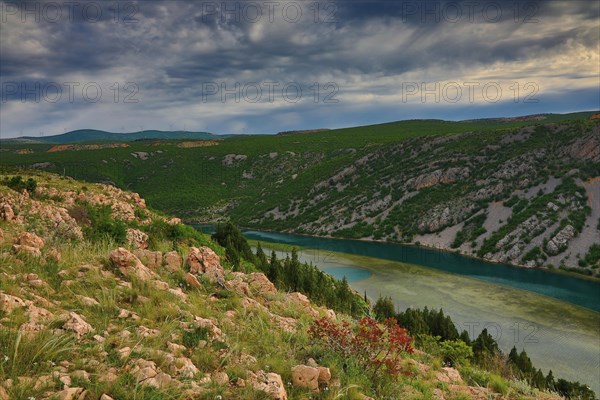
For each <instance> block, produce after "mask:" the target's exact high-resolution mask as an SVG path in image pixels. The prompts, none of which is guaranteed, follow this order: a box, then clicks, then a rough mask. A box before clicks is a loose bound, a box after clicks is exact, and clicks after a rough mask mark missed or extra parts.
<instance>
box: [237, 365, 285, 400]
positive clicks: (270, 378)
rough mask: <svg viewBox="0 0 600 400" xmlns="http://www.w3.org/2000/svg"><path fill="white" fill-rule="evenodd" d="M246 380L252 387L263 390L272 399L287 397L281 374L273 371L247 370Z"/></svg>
mask: <svg viewBox="0 0 600 400" xmlns="http://www.w3.org/2000/svg"><path fill="white" fill-rule="evenodd" d="M247 382H249V383H250V384H251V385H252V387H254V389H256V390H260V391H262V392H265V393H266V394H267V395H269V397H270V398H271V399H272V400H287V398H288V397H287V392H286V391H285V386H283V381H282V380H281V376H280V375H278V374H276V373H274V372H269V373H265V372H264V371H258V372H257V373H254V372H252V371H249V373H248V379H247Z"/></svg>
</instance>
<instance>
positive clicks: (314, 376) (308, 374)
mask: <svg viewBox="0 0 600 400" xmlns="http://www.w3.org/2000/svg"><path fill="white" fill-rule="evenodd" d="M319 373H320V371H319V368H315V367H309V366H308V365H295V366H294V367H292V384H293V385H294V386H297V387H301V388H305V389H308V390H312V391H318V390H319Z"/></svg>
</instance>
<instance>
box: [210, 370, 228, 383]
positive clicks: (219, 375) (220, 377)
mask: <svg viewBox="0 0 600 400" xmlns="http://www.w3.org/2000/svg"><path fill="white" fill-rule="evenodd" d="M210 378H211V381H212V382H214V383H216V384H217V385H221V386H225V385H228V384H229V375H227V374H226V373H225V372H213V373H212V374H211V375H210Z"/></svg>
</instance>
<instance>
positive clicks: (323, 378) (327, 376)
mask: <svg viewBox="0 0 600 400" xmlns="http://www.w3.org/2000/svg"><path fill="white" fill-rule="evenodd" d="M318 368H319V382H323V383H329V381H330V380H331V371H330V370H329V368H327V367H318Z"/></svg>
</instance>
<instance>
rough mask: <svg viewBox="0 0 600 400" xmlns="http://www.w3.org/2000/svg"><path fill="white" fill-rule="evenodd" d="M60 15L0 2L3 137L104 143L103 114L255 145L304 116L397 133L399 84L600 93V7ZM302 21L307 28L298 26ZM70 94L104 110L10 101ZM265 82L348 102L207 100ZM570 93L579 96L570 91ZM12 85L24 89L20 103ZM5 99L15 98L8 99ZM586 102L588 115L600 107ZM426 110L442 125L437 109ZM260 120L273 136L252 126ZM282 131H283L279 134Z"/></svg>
mask: <svg viewBox="0 0 600 400" xmlns="http://www.w3.org/2000/svg"><path fill="white" fill-rule="evenodd" d="M67 3H68V2H61V1H58V2H56V1H50V0H47V1H41V2H36V1H28V2H21V1H19V2H14V1H7V0H4V1H2V2H1V4H2V15H1V16H0V17H1V18H2V35H1V36H2V38H1V39H0V40H1V42H0V44H1V50H2V53H1V54H2V57H1V62H0V74H1V80H2V83H3V86H2V94H3V101H4V98H5V97H6V101H4V104H3V106H7V107H3V108H4V109H5V110H6V109H8V107H12V109H11V111H13V112H11V113H10V115H9V118H2V119H3V120H4V121H5V122H3V123H2V126H1V127H0V128H1V131H2V135H3V136H8V135H13V134H15V132H17V131H20V130H21V129H23V127H25V128H27V125H26V124H25V122H24V121H23V117H22V115H25V114H26V113H28V112H29V113H31V112H35V113H36V115H37V118H38V120H39V121H40V122H39V123H40V124H41V123H43V122H42V121H44V116H47V117H48V118H47V120H46V121H47V123H48V124H49V125H51V126H55V125H56V126H58V124H59V123H60V124H62V123H64V121H60V122H58V121H54V120H53V118H56V115H60V116H61V118H63V119H69V117H71V118H70V119H71V121H70V122H69V123H68V125H69V126H70V125H71V124H81V123H86V122H87V123H89V124H90V126H85V127H97V128H103V127H104V128H105V129H110V127H111V126H112V125H111V126H108V125H107V124H108V122H107V121H106V118H102V115H101V113H114V114H115V115H123V116H124V120H125V122H123V123H124V124H128V125H132V124H133V125H139V123H134V122H131V121H137V120H139V119H148V118H149V119H150V120H149V121H148V122H146V123H145V124H146V125H147V126H148V127H150V126H152V125H153V124H159V123H161V124H164V121H165V120H167V121H169V123H170V124H173V123H176V122H177V121H180V120H185V121H187V122H186V123H187V124H190V125H193V124H195V123H197V124H198V126H201V127H204V128H207V129H208V128H211V129H213V130H216V131H223V130H227V129H231V128H229V125H228V124H230V123H232V121H237V122H239V124H238V125H237V126H238V127H245V128H247V129H248V130H251V131H259V130H260V131H267V130H281V129H278V127H279V126H284V125H285V129H291V128H292V127H291V126H289V124H292V123H299V124H305V123H306V122H305V119H304V118H302V115H304V116H311V119H312V120H313V121H314V124H315V125H316V126H326V125H329V124H330V123H334V124H338V125H339V124H340V123H341V122H340V121H341V119H338V120H337V121H335V122H333V120H332V119H331V114H332V113H338V114H339V115H341V116H346V117H348V118H351V119H348V121H347V123H346V124H345V125H352V124H360V123H362V122H364V121H365V120H366V119H365V118H366V117H353V116H357V115H362V114H361V113H356V107H362V108H363V109H364V112H363V114H364V115H375V114H377V115H381V112H379V111H378V112H377V113H375V112H374V111H373V109H372V107H377V108H378V109H379V110H387V111H386V112H388V114H386V115H388V117H387V118H385V117H383V116H382V118H383V119H387V120H393V119H395V117H397V116H400V115H403V114H402V113H394V111H393V110H395V109H396V108H394V102H396V101H397V95H398V93H399V92H400V91H401V89H402V82H404V81H406V80H410V81H418V82H422V81H427V82H431V81H446V80H462V81H467V80H477V79H482V77H486V78H487V79H498V80H505V81H510V80H519V79H529V80H536V82H537V81H540V82H539V83H541V84H540V85H539V86H540V87H541V89H542V90H551V91H553V92H556V91H560V90H561V89H562V90H564V91H571V92H572V91H574V90H576V89H577V90H588V89H590V88H597V77H598V73H599V71H598V67H597V66H594V65H595V63H594V62H595V61H596V60H597V59H598V44H599V41H600V40H599V37H598V34H599V32H598V28H597V23H598V21H599V20H600V19H599V16H598V12H599V5H598V3H596V2H589V1H520V2H515V1H514V0H495V1H488V0H485V1H483V0H480V1H476V0H475V1H466V2H465V1H426V2H422V1H369V2H367V1H353V0H350V1H345V2H326V1H322V2H319V3H316V2H311V1H287V2H284V1H280V2H277V3H267V2H261V1H257V2H245V1H238V2H231V1H230V2H227V3H226V2H222V1H216V2H206V1H164V2H161V1H137V2H130V1H124V2H118V3H113V2H94V1H81V2H77V4H79V6H78V7H77V8H76V9H70V10H67V6H66V4H67ZM55 5H58V6H59V7H62V13H63V14H62V17H61V18H59V19H58V20H53V18H54V17H56V14H55V13H54V14H53V12H54V9H55V8H56V7H55ZM36 7H37V8H36ZM52 7H54V8H52ZM269 7H272V8H269ZM25 9H26V10H29V14H28V13H23V10H25ZM36 9H37V10H39V13H38V14H39V15H37V16H36V15H35V10H36ZM44 9H46V10H47V15H44V12H43V10H44ZM98 9H99V10H100V15H98ZM15 10H16V11H15ZM31 10H34V12H33V13H32V12H31ZM84 10H86V11H85V12H84ZM257 10H259V11H260V13H261V15H260V17H259V15H258V14H256V13H255V11H257ZM296 10H300V11H301V18H297V19H295V17H296V16H297V15H296V14H295V13H294V11H296ZM67 11H69V15H68V16H67V14H66V13H67ZM457 11H460V13H459V14H457V13H456V12H457ZM498 12H500V13H501V15H500V14H499V13H498ZM35 17H38V20H35ZM561 57H562V58H561ZM565 58H566V60H565ZM562 63H564V68H563V64H562ZM555 69H560V72H558V71H556V70H555ZM595 78H596V79H595ZM71 81H75V82H79V83H80V84H81V86H84V85H85V84H86V83H90V82H95V83H98V84H99V85H101V86H102V87H103V88H104V90H103V97H102V101H100V102H98V103H94V104H90V103H89V102H85V101H84V104H82V105H81V106H80V107H78V104H71V102H70V103H69V105H68V106H67V105H65V104H64V102H58V103H56V104H55V103H49V102H44V101H41V102H38V103H35V102H34V103H31V102H28V101H26V102H21V101H16V100H19V96H21V92H22V90H21V89H22V88H27V87H29V86H31V85H34V84H35V83H36V82H38V83H41V84H42V85H44V84H46V85H47V84H48V83H52V82H58V83H60V84H62V83H64V82H71ZM267 81H269V82H276V83H277V84H278V85H279V87H281V86H284V85H285V84H286V83H289V82H298V83H299V84H300V85H301V86H302V88H303V90H304V93H309V94H310V93H311V89H310V85H311V84H313V83H315V82H316V83H319V84H320V85H323V84H326V83H328V82H334V83H336V84H337V85H338V88H339V91H338V98H339V99H340V100H342V101H340V102H339V103H337V105H334V106H332V105H327V106H324V105H323V103H322V102H316V103H315V102H314V101H313V102H310V101H308V102H306V101H305V102H302V103H299V104H296V103H291V102H283V103H281V102H280V103H269V102H268V101H266V100H265V99H266V96H265V97H263V98H261V101H259V102H258V103H259V104H258V105H257V104H254V103H252V104H249V103H248V102H247V101H240V102H236V101H226V102H225V103H222V102H221V101H220V100H221V97H220V96H219V95H214V96H209V97H208V98H206V96H205V95H206V85H207V84H212V83H217V84H218V85H221V84H223V85H225V87H226V88H228V89H232V88H234V87H235V84H236V83H238V84H240V85H241V87H244V85H248V84H253V83H259V84H260V83H263V82H267ZM582 81H585V83H581V82H582ZM594 81H596V84H595V85H594V83H593V82H594ZM574 82H577V85H583V87H573V85H574ZM590 82H591V83H590ZM7 83H9V84H11V85H13V86H9V87H7V86H6V84H7ZM126 83H134V84H135V85H137V87H138V89H139V93H138V94H137V95H136V96H137V97H136V98H137V99H138V100H139V101H138V102H137V103H123V102H122V97H123V96H120V97H119V101H114V99H113V97H114V96H113V93H112V91H111V90H112V89H111V87H112V86H111V85H114V84H118V85H119V86H118V88H119V90H121V87H122V86H123V85H124V84H126ZM14 84H17V85H20V86H19V89H18V90H17V91H16V92H15V90H14ZM22 85H25V86H22ZM28 85H29V86H28ZM594 86H595V87H594ZM7 89H10V94H11V96H12V97H8V96H4V95H5V94H6V92H7ZM113 91H114V90H113ZM125 94H127V93H125ZM309 94H307V95H306V96H305V97H310V95H309ZM394 96H396V97H394ZM79 97H81V94H80V96H79ZM280 97H281V94H280ZM547 99H550V98H549V97H547ZM588 99H590V98H589V97H588ZM591 99H592V100H591V101H592V104H590V106H589V108H595V107H600V105H596V104H593V100H594V99H593V98H591ZM205 100H207V101H205ZM226 100H227V99H226ZM303 100H304V99H303ZM78 101H80V100H77V99H76V100H75V101H74V103H77V102H78ZM548 101H550V100H548ZM552 101H554V100H552ZM263 103H266V104H263ZM211 105H212V106H214V107H211ZM259 106H260V107H259ZM263 106H264V107H263ZM446 106H448V107H450V105H448V104H446ZM94 107H96V108H94ZM92 109H94V110H96V112H95V113H94V115H90V116H86V117H85V118H84V117H83V116H82V115H83V114H80V115H73V114H72V113H74V112H78V113H85V112H91V111H89V110H92ZM428 109H429V110H432V111H431V112H436V113H439V112H440V110H443V109H444V104H440V105H439V106H438V105H436V107H435V110H434V108H428ZM448 109H449V108H448ZM33 110H35V111H33ZM524 111H525V110H524ZM215 112H219V113H222V117H220V119H219V116H218V115H214V113H215ZM3 114H4V115H3V116H4V117H5V116H6V114H7V112H6V111H4V112H3ZM450 115H456V113H454V112H453V113H450ZM430 116H431V117H440V118H442V117H444V115H433V114H432V115H430ZM152 118H155V120H154V123H153V122H152ZM286 118H287V120H286ZM342 118H343V117H342ZM261 119H262V120H263V121H264V120H265V119H268V120H269V121H270V122H269V124H268V125H267V124H265V123H264V122H263V123H262V124H258V122H257V121H259V120H261ZM279 120H281V121H284V122H281V123H279V125H278V122H277V121H279ZM7 121H8V122H7ZM206 121H210V122H206ZM218 121H222V122H221V126H220V125H219V122H218ZM296 121H299V122H296ZM371 122H376V121H371ZM115 123H116V122H115ZM99 125H101V126H99ZM267 126H268V128H267ZM80 127H81V126H80ZM35 129H38V128H37V127H36V128H35Z"/></svg>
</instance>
